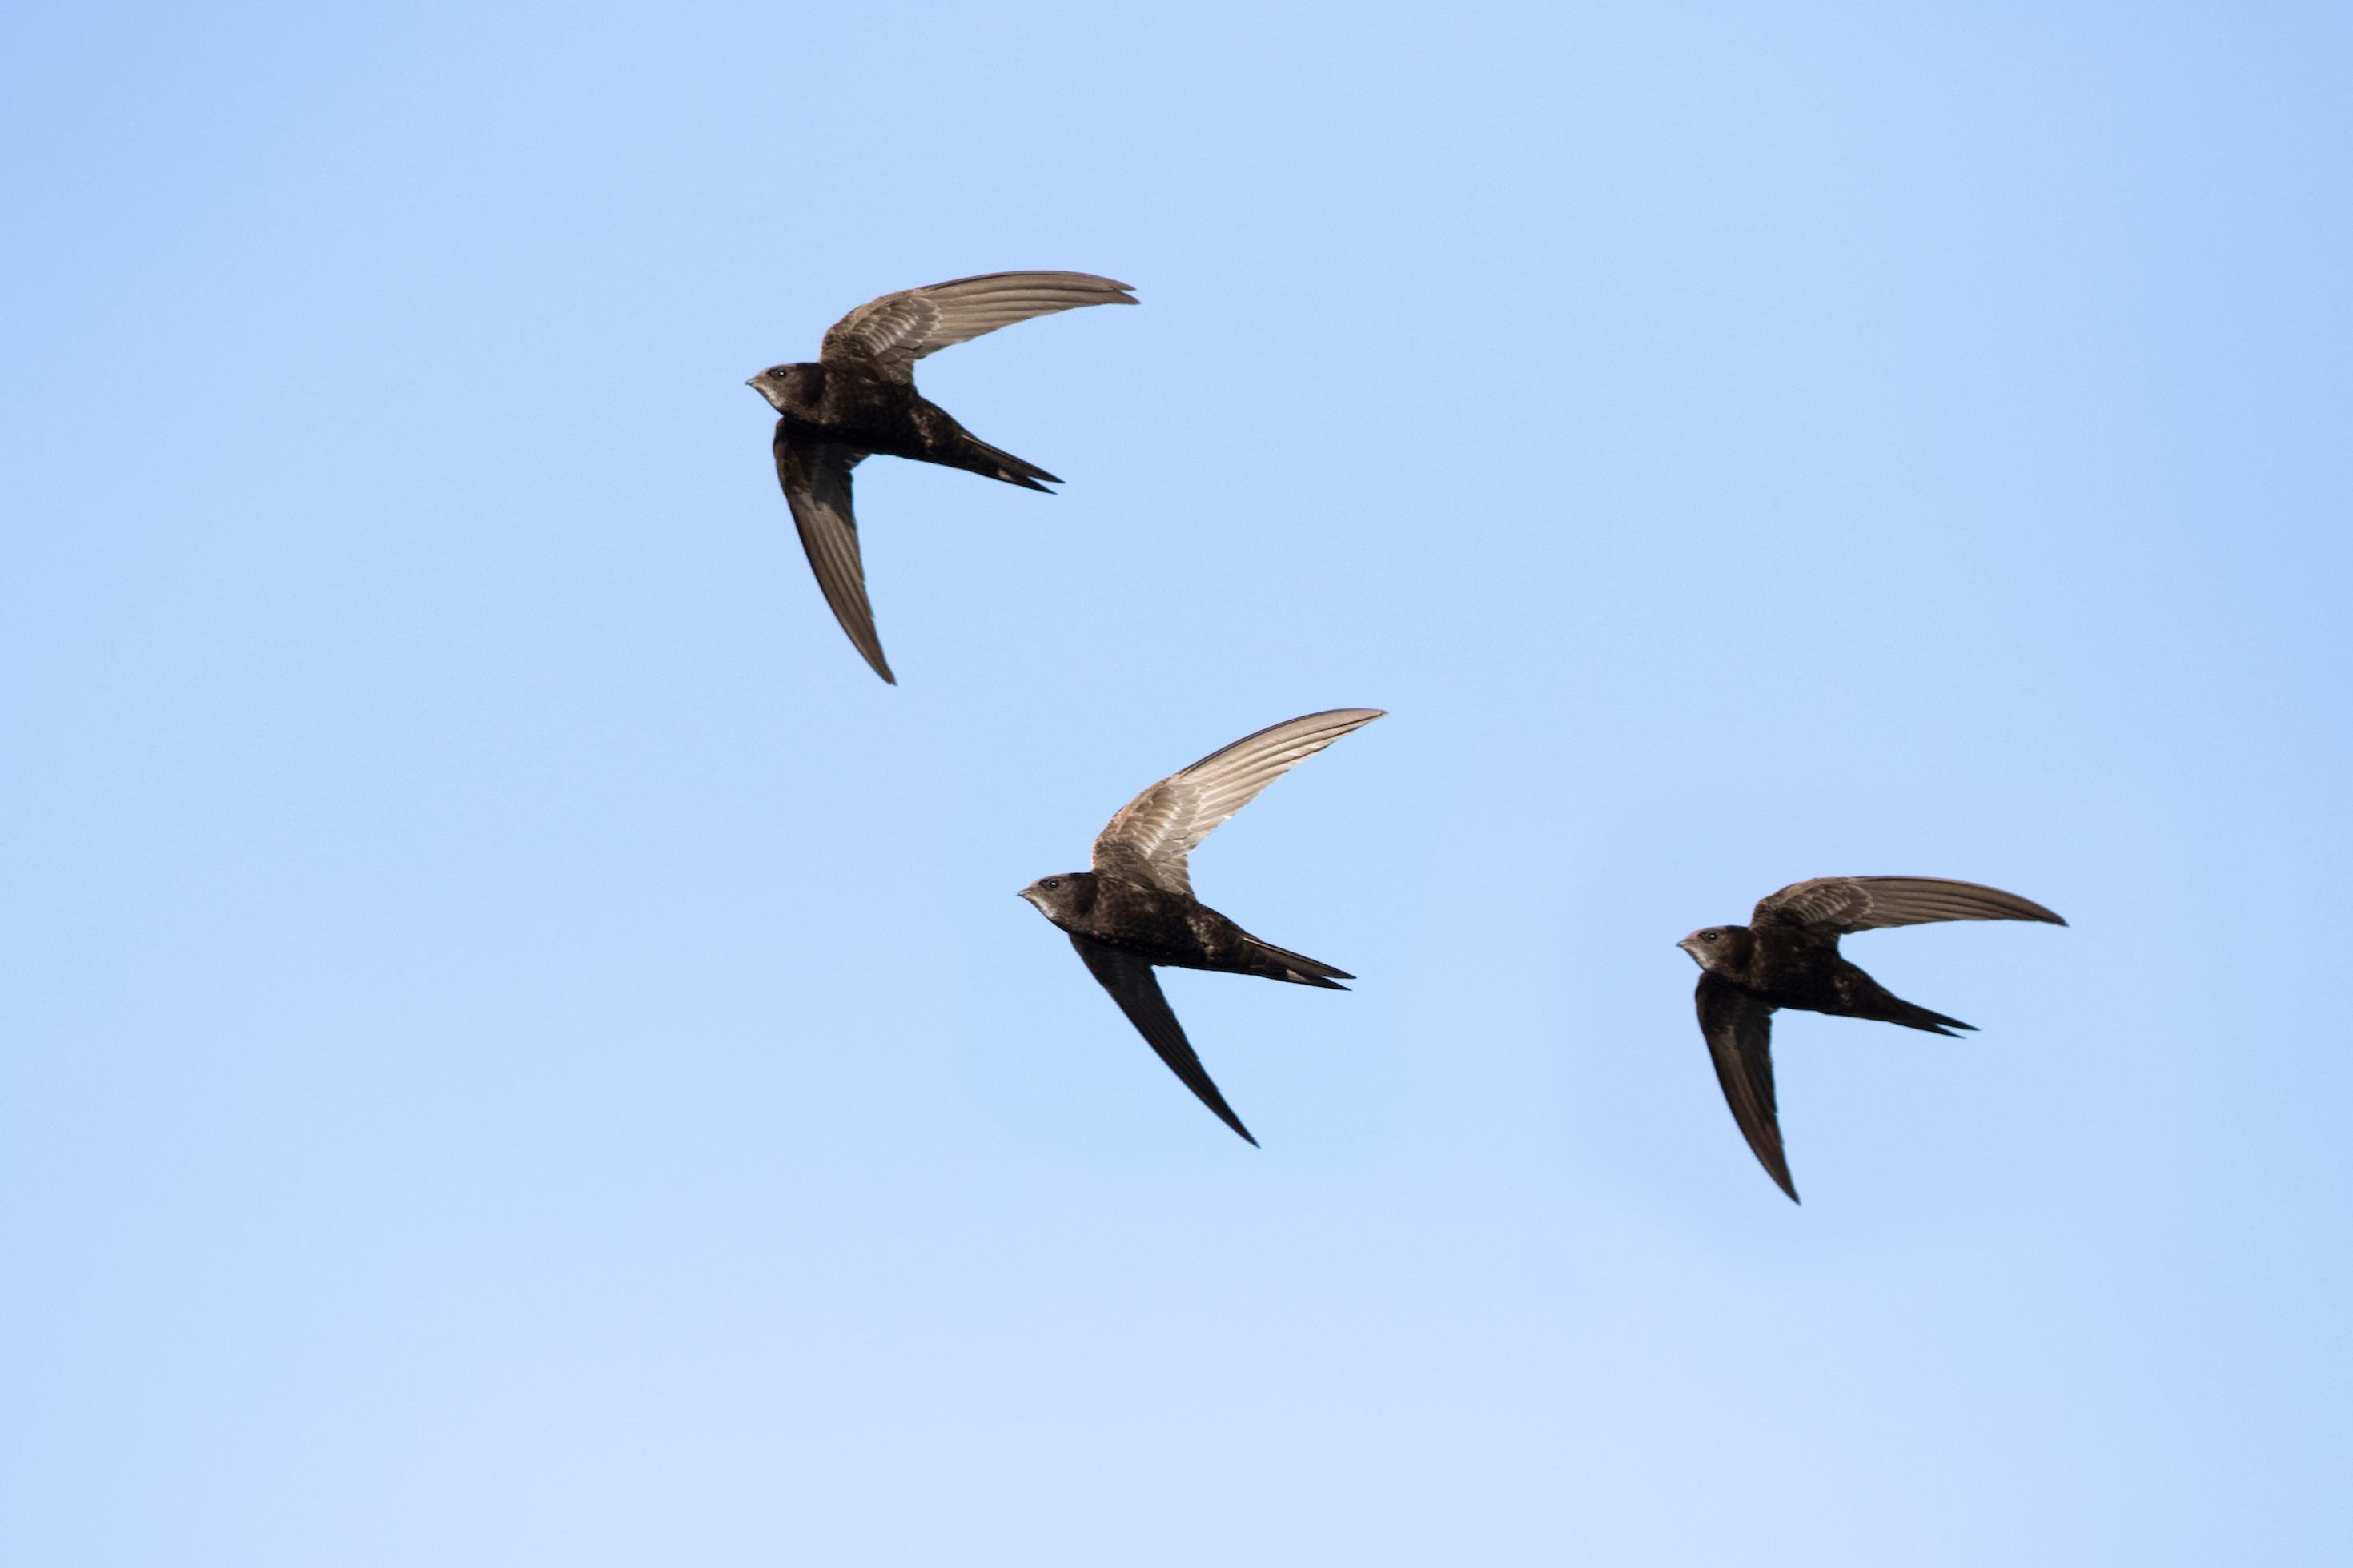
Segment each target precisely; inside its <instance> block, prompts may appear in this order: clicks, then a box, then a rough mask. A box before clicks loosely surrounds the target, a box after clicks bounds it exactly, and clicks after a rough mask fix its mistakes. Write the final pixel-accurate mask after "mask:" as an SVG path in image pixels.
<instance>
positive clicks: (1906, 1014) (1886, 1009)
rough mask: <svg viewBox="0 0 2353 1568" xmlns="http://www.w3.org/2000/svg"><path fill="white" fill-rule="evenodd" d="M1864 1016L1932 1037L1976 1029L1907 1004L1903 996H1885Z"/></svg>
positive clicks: (1957, 1020)
mask: <svg viewBox="0 0 2353 1568" xmlns="http://www.w3.org/2000/svg"><path fill="white" fill-rule="evenodd" d="M1862 1016H1864V1017H1866V1018H1873V1019H1876V1020H1877V1021H1878V1022H1880V1023H1883V1024H1901V1025H1903V1026H1905V1028H1907V1029H1926V1030H1927V1031H1928V1033H1930V1034H1932V1035H1949V1034H1952V1032H1953V1031H1954V1030H1956V1029H1974V1028H1976V1027H1977V1026H1976V1025H1975V1024H1964V1023H1962V1022H1961V1021H1960V1020H1959V1019H1958V1018H1947V1017H1946V1016H1944V1015H1943V1014H1942V1013H1934V1012H1931V1011H1929V1010H1928V1009H1927V1008H1926V1007H1923V1006H1921V1005H1919V1004H1918V1003H1916V1002H1906V1001H1905V1000H1904V998H1902V997H1901V996H1888V995H1884V994H1883V995H1882V996H1881V997H1880V998H1879V999H1878V1005H1877V1006H1876V1007H1874V1008H1873V1010H1872V1011H1871V1012H1868V1013H1865V1014H1863V1015H1862Z"/></svg>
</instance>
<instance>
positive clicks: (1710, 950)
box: [1675, 926, 1750, 971]
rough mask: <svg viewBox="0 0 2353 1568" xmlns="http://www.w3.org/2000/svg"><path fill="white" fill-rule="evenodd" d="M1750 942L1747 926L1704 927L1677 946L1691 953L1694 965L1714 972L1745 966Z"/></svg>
mask: <svg viewBox="0 0 2353 1568" xmlns="http://www.w3.org/2000/svg"><path fill="white" fill-rule="evenodd" d="M1749 940H1750V939H1749V935H1748V928H1747V927H1746V926H1702V927H1701V928H1700V929H1699V930H1697V931H1694V932H1692V933H1691V935H1689V936H1687V937H1685V938H1683V941H1681V942H1677V943H1675V945H1676V946H1677V947H1680V948H1682V949H1683V951H1684V952H1688V953H1690V954H1691V959H1692V962H1693V963H1696V964H1698V965H1699V966H1700V967H1701V968H1702V969H1705V970H1710V971H1714V970H1718V969H1738V968H1740V967H1741V966H1742V965H1743V964H1745V963H1746V962H1747V959H1748V944H1749Z"/></svg>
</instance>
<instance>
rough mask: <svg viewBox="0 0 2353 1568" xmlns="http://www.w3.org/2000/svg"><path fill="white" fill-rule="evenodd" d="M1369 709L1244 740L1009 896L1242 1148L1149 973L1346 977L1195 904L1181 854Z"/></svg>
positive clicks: (1245, 1132)
mask: <svg viewBox="0 0 2353 1568" xmlns="http://www.w3.org/2000/svg"><path fill="white" fill-rule="evenodd" d="M1381 712H1382V710H1380V709H1378V708H1335V709H1332V710H1329V711H1328V712H1323V713H1310V714H1307V715H1305V716H1304V717H1303V718H1298V719H1293V720H1290V721H1286V722H1284V723H1281V724H1276V725H1272V726H1271V727H1269V728H1267V729H1264V730H1261V731H1258V732H1257V733H1256V734H1254V735H1245V736H1243V737H1242V738H1241V739H1240V740H1239V741H1236V742H1234V743H1233V744H1232V745H1230V746H1228V747H1226V748H1225V749H1224V750H1222V751H1217V752H1210V753H1209V754H1208V756H1206V757H1203V758H1202V759H1201V760H1200V761H1199V762H1198V763H1194V764H1193V765H1192V766H1191V767H1189V768H1187V769H1186V770H1185V771H1184V772H1182V773H1171V774H1169V775H1168V776H1167V777H1166V778H1165V779H1162V780H1161V781H1160V782H1159V783H1158V784H1154V785H1153V786H1152V787H1151V788H1150V789H1147V790H1145V792H1144V793H1143V794H1142V795H1137V796H1136V797H1135V798H1134V800H1131V801H1129V802H1128V803H1127V804H1126V805H1124V806H1122V807H1121V808H1120V811H1119V815H1118V816H1114V817H1113V818H1112V819H1111V822H1110V825H1109V826H1106V827H1104V829H1103V833H1102V835H1101V836H1100V837H1097V838H1096V839H1095V852H1094V867H1093V869H1092V870H1087V871H1071V872H1067V873H1065V874H1063V875H1061V876H1059V877H1041V878H1039V879H1038V880H1037V881H1034V882H1032V883H1030V884H1029V886H1028V887H1026V888H1024V889H1021V896H1022V897H1023V898H1025V899H1027V900H1029V902H1030V903H1031V904H1032V905H1034V906H1035V907H1036V908H1037V910H1038V912H1039V914H1041V915H1044V916H1045V917H1046V918H1047V919H1048V920H1050V921H1053V923H1054V924H1055V925H1057V926H1059V927H1060V928H1061V930H1062V931H1065V932H1067V933H1068V934H1069V936H1070V939H1071V946H1072V947H1075V948H1077V949H1078V950H1079V956H1080V957H1081V958H1082V959H1083V960H1085V961H1086V966H1087V971H1088V973H1092V975H1093V976H1094V977H1095V979H1096V980H1097V981H1098V982H1100V983H1101V984H1102V985H1103V989H1104V990H1106V991H1108V992H1110V993H1111V996H1112V1000H1113V1001H1114V1002H1116V1003H1118V1004H1119V1006H1120V1011H1122V1012H1124V1013H1125V1014H1126V1015H1127V1020H1128V1022H1129V1023H1131V1024H1134V1026H1135V1027H1136V1030H1137V1032H1138V1033H1140V1034H1142V1035H1143V1036H1144V1037H1145V1040H1146V1041H1147V1042H1148V1043H1149V1044H1150V1045H1151V1047H1152V1048H1153V1049H1154V1050H1155V1051H1157V1052H1159V1053H1160V1059H1161V1060H1162V1061H1164V1062H1166V1063H1167V1064H1168V1069H1169V1070H1170V1071H1171V1072H1173V1073H1175V1074H1176V1076H1177V1077H1178V1078H1179V1079H1183V1080H1184V1084H1185V1087H1186V1088H1187V1089H1191V1090H1192V1091H1193V1092H1194V1093H1195V1094H1197V1095H1198V1096H1199V1097H1200V1100H1201V1103H1202V1104H1204V1105H1206V1106H1208V1108H1209V1109H1210V1110H1213V1111H1215V1112H1217V1115H1218V1120H1219V1121H1223V1122H1224V1123H1225V1124H1226V1125H1227V1126H1229V1127H1230V1128H1232V1129H1233V1130H1234V1131H1237V1132H1239V1133H1240V1134H1241V1135H1242V1137H1243V1138H1244V1139H1245V1140H1246V1141H1248V1142H1250V1143H1251V1144H1252V1145H1255V1144H1256V1143H1257V1142H1258V1140H1257V1139H1255V1138H1252V1137H1250V1129H1249V1128H1247V1127H1244V1126H1243V1125H1242V1121H1241V1118H1240V1117H1239V1116H1236V1115H1235V1114H1234V1112H1233V1108H1232V1107H1231V1106H1229V1105H1228V1104H1227V1103H1226V1097H1225V1096H1224V1095H1222V1094H1219V1092H1218V1086H1217V1085H1216V1084H1215V1083H1212V1082H1211V1081H1210V1080H1209V1075H1208V1071H1207V1069H1205V1068H1203V1067H1202V1066H1201V1058H1199V1057H1198V1056H1197V1055H1195V1054H1194V1051H1193V1047H1192V1044H1191V1042H1189V1041H1187V1039H1186V1038H1185V1029H1184V1026H1182V1025H1180V1024H1178V1023H1177V1022H1176V1014H1175V1013H1174V1012H1172V1011H1170V1009H1169V1006H1168V999H1167V997H1166V996H1164V995H1162V994H1161V992H1160V982H1159V980H1158V978H1157V977H1156V976H1155V975H1154V974H1153V973H1152V971H1153V966H1154V965H1155V964H1173V965H1176V967H1178V968H1180V969H1214V970H1217V971H1219V973H1226V974H1255V975H1258V976H1260V977H1261V978H1263V979H1267V980H1282V981H1288V982H1289V983H1290V984H1293V985H1319V986H1322V987H1323V988H1324V989H1325V990H1327V991H1345V990H1346V989H1347V987H1346V986H1345V985H1342V984H1337V982H1339V981H1343V980H1354V979H1355V978H1356V976H1355V975H1353V974H1350V973H1347V972H1346V971H1345V970H1341V969H1335V968H1333V967H1332V966H1331V965H1330V964H1328V963H1317V962H1316V961H1315V960H1314V959H1312V958H1306V957H1303V956H1302V955H1301V954H1299V953H1296V952H1287V951H1285V950H1284V949H1282V948H1279V947H1277V946H1275V945H1274V944H1273V943H1272V942H1261V941H1260V940H1259V939H1258V938H1257V937H1254V936H1252V935H1250V932H1248V931H1244V930H1242V928H1241V927H1240V926H1238V925H1236V924H1235V923H1234V922H1233V921H1229V920H1228V919H1227V918H1226V917H1225V916H1223V915H1221V914H1219V912H1218V911H1217V910H1213V909H1211V908H1209V906H1208V905H1207V904H1205V903H1203V902H1201V901H1200V900H1198V899H1196V898H1195V897H1194V896H1193V879H1192V874H1191V872H1190V870H1189V869H1188V868H1187V865H1186V857H1187V856H1189V855H1190V854H1191V853H1192V852H1193V850H1194V849H1195V847H1198V845H1199V844H1200V842H1201V840H1203V839H1204V838H1207V837H1208V836H1209V835H1210V833H1211V832H1212V831H1213V830H1215V829H1216V827H1217V826H1218V825H1219V823H1221V822H1223V821H1225V820H1226V819H1227V818H1228V817H1229V816H1233V815H1234V813H1236V812H1238V811H1240V809H1241V808H1242V807H1244V806H1246V805H1249V804H1250V802H1251V801H1253V800H1255V799H1257V798H1258V793H1259V792H1260V791H1261V790H1262V789H1264V788H1266V786H1267V785H1269V784H1272V783H1273V782H1274V781H1275V780H1276V779H1278V778H1281V777H1282V775H1283V774H1284V773H1289V772H1290V771H1291V770H1292V769H1293V767H1295V766H1297V765H1298V764H1299V763H1300V762H1301V761H1303V759H1305V758H1308V757H1312V756H1314V754H1315V753H1316V752H1320V751H1322V750H1323V749H1324V747H1326V746H1328V745H1330V744H1331V743H1332V742H1335V741H1336V740H1338V739H1339V738H1340V737H1341V736H1343V735H1345V734H1346V733H1348V732H1349V731H1352V730H1357V729H1362V728H1363V727H1364V726H1365V725H1366V724H1369V723H1371V722H1372V721H1374V720H1376V719H1377V718H1379V717H1380V716H1381Z"/></svg>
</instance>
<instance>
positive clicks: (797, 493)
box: [776, 419, 899, 686]
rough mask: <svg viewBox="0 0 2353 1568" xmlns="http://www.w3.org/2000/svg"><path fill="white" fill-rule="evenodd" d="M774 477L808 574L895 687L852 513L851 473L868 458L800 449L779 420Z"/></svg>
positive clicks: (835, 449) (821, 446)
mask: <svg viewBox="0 0 2353 1568" xmlns="http://www.w3.org/2000/svg"><path fill="white" fill-rule="evenodd" d="M865 457H866V454H865V453H863V452H860V451H856V450H853V449H852V448H850V447H840V446H836V445H834V444H833V443H831V442H811V443H808V444H807V445H796V444H795V443H794V442H793V441H791V440H790V439H789V438H787V437H786V435H785V422H784V421H783V420H781V419H779V420H777V421H776V478H777V479H778V480H780V481H781V482H782V483H783V485H784V487H785V503H786V505H787V506H790V507H791V508H792V509H793V525H794V526H795V527H796V528H797V529H799V530H800V534H801V548H802V549H803V550H805V551H807V552H808V563H809V570H810V571H812V572H815V573H816V574H817V585H818V587H819V588H822V589H824V590H825V602H826V603H827V604H828V605H832V606H833V618H834V619H835V620H838V621H839V622H840V623H841V629H842V630H843V631H845V632H848V633H849V640H850V641H851V642H852V643H853V644H855V645H856V646H857V648H858V651H859V652H860V653H862V654H864V655H865V656H866V662H867V663H869V664H871V665H872V666H873V667H874V673H875V674H877V675H879V676H881V678H882V679H885V680H887V681H889V682H891V684H892V685H893V686H896V685H897V684H898V683H899V678H898V677H897V676H895V675H893V674H892V673H891V666H890V663H889V661H887V660H886V659H884V658H883V657H882V639H881V637H877V636H875V635H874V608H873V606H872V605H869V604H868V603H867V602H866V565H865V563H864V561H863V560H861V559H860V555H859V552H858V519H857V518H856V517H855V516H854V515H852V514H851V512H850V510H849V470H850V469H852V468H856V467H857V466H858V465H859V463H860V461H861V460H863V459H864V458H865Z"/></svg>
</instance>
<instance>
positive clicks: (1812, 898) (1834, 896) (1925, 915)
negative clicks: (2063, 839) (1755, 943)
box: [1748, 877, 2067, 935]
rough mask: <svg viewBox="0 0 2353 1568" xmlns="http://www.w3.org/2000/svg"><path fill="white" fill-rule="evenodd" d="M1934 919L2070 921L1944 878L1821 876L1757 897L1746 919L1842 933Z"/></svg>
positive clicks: (1996, 892) (2016, 898)
mask: <svg viewBox="0 0 2353 1568" xmlns="http://www.w3.org/2000/svg"><path fill="white" fill-rule="evenodd" d="M1930 921H2045V922H2047V923H2049V924H2051V925H2054V926H2063V925H2065V924H2066V923H2067V922H2066V921H2063V920H2061V919H2060V918H2059V917H2058V916H2057V915H2054V914H2052V912H2051V911H2050V910H2046V909H2044V908H2043V907H2042V905H2041V904H2038V903H2036V902H2034V901H2033V900H2031V899H2021V898H2020V897H2019V896H2018V895H2017V894H2016V893H2005V892H2003V891H2002V890H2001V889H1999V888H1985V887H1979V886H1978V884H1977V883H1975V882H1954V881H1948V880H1947V879H1944V878H1942V877H1817V878H1816V879H1814V880H1812V881H1810V882H1797V883H1793V884H1791V885H1790V886H1788V887H1786V888H1784V889H1781V890H1780V891H1779V892H1778V893H1770V894H1767V896H1766V897H1764V898H1762V899H1759V900H1757V910H1756V913H1754V914H1753V915H1751V916H1750V917H1749V921H1748V923H1749V924H1750V925H1752V926H1761V925H1766V924H1768V923H1779V924H1785V925H1799V926H1810V927H1812V928H1813V929H1815V930H1817V931H1830V932H1835V933H1837V934H1839V935H1844V934H1846V933H1847V932H1849V931H1872V930H1873V929H1875V928H1877V927H1880V926H1916V925H1926V924H1928V923H1929V922H1930Z"/></svg>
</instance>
